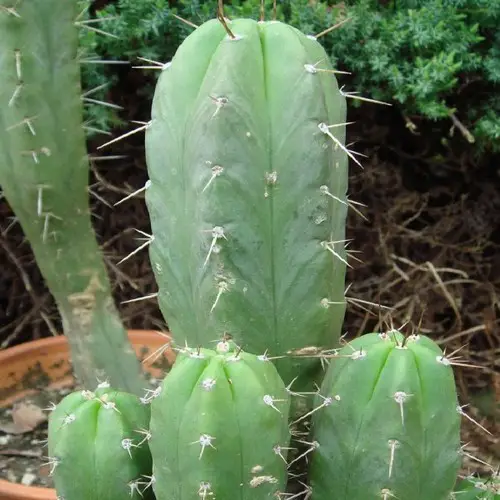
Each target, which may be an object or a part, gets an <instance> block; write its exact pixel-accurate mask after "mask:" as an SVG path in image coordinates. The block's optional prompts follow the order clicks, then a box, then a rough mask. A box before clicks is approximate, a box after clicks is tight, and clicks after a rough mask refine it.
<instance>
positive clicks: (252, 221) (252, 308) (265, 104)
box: [146, 19, 348, 387]
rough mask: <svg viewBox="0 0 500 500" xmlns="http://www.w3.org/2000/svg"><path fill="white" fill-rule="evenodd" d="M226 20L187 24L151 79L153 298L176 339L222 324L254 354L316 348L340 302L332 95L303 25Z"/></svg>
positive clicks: (329, 339)
mask: <svg viewBox="0 0 500 500" xmlns="http://www.w3.org/2000/svg"><path fill="white" fill-rule="evenodd" d="M228 27H229V29H230V30H231V32H232V34H233V36H234V38H232V37H231V35H228V34H227V33H226V31H225V29H224V27H223V26H222V24H221V22H219V20H212V21H208V22H207V23H205V24H203V25H202V26H201V27H199V28H198V29H196V30H195V31H194V32H193V33H192V34H191V35H190V36H188V37H187V39H186V40H185V41H184V42H183V43H182V45H181V46H180V48H179V49H178V51H177V53H176V55H175V57H174V58H173V60H172V62H171V64H169V65H166V66H165V69H164V70H163V72H162V75H161V77H160V79H159V82H158V85H157V88H156V92H155V97H154V103H153V107H152V120H151V123H150V125H149V127H148V129H147V135H146V152H147V163H148V171H149V176H150V181H151V184H150V185H149V187H148V189H147V191H146V201H147V205H148V209H149V213H150V218H151V225H152V231H153V236H154V241H153V242H152V243H151V245H150V256H151V261H152V264H153V269H154V272H155V276H156V280H157V283H158V286H159V303H160V307H161V310H162V312H163V315H164V317H165V319H166V321H167V323H168V324H169V327H170V329H171V331H172V333H173V336H174V338H175V340H177V342H178V343H179V345H183V344H184V342H185V341H187V342H188V344H189V345H195V346H198V345H200V346H203V347H210V346H211V345H212V344H211V342H212V341H213V340H214V339H217V338H220V337H221V336H222V335H223V333H226V334H229V335H231V336H232V337H233V338H234V339H235V341H236V342H237V343H238V344H239V345H241V346H242V347H243V348H244V349H245V350H246V351H248V352H252V353H254V354H262V353H264V352H265V351H267V352H269V354H270V356H281V355H284V354H286V353H288V352H290V351H296V350H301V349H304V348H310V349H311V350H314V349H313V348H316V349H328V348H331V347H332V346H334V345H335V344H336V342H337V341H338V338H339V334H340V332H341V327H342V322H343V318H344V310H345V305H344V275H345V269H346V264H345V260H346V254H345V249H344V246H345V243H344V241H343V240H344V238H345V235H344V232H345V219H346V212H347V204H348V201H347V199H346V190H347V153H346V152H345V151H344V148H345V146H344V145H343V144H344V134H345V121H346V105H345V98H344V96H343V95H342V93H341V92H340V91H339V88H338V86H337V83H336V79H335V75H334V74H333V73H332V72H331V67H330V63H329V58H328V56H327V54H326V53H325V51H324V50H323V48H322V47H321V45H320V44H319V43H318V42H317V41H316V40H315V39H314V38H312V37H307V36H305V35H304V34H303V33H301V32H299V31H298V30H296V29H295V28H293V27H291V26H288V25H286V24H283V23H281V22H276V21H270V22H256V21H253V20H249V19H236V20H233V21H228ZM328 127H330V128H328ZM276 364H277V367H278V370H279V372H280V374H281V376H282V377H283V379H284V381H285V382H286V383H289V382H290V381H291V380H292V379H293V378H295V377H296V376H297V375H299V376H300V377H299V380H298V381H297V383H298V386H301V383H302V382H303V381H310V380H311V379H314V377H317V376H318V374H319V372H320V367H319V362H318V360H317V359H307V360H305V359H302V360H298V359H297V358H290V357H287V358H283V359H278V360H276ZM298 386H297V387H298Z"/></svg>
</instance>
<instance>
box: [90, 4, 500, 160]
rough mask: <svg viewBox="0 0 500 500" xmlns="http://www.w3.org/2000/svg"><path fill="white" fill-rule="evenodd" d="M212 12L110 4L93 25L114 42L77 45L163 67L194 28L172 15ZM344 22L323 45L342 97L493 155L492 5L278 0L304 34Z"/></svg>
mask: <svg viewBox="0 0 500 500" xmlns="http://www.w3.org/2000/svg"><path fill="white" fill-rule="evenodd" d="M216 4H217V2H216V1H214V0H209V1H205V2H203V1H199V0H179V1H175V2H167V1H166V0H142V1H140V2H137V1H136V0H117V1H114V2H111V3H108V4H107V5H106V6H105V7H104V8H101V9H98V8H94V9H93V10H91V12H90V14H91V15H92V16H96V17H101V18H107V17H111V18H112V19H110V20H108V21H103V22H101V23H99V27H100V28H102V29H103V30H105V31H107V32H108V33H110V34H112V35H113V37H97V36H96V34H95V33H92V32H89V31H87V32H84V33H83V34H82V47H83V48H84V49H85V50H86V51H87V52H89V53H97V54H99V56H100V57H102V58H103V59H106V60H129V61H130V62H131V63H133V64H134V65H138V64H143V63H140V62H138V59H137V58H138V57H144V58H148V59H153V60H157V61H162V62H166V61H168V60H169V59H171V58H172V56H173V55H174V53H175V51H176V49H177V47H178V46H179V44H180V43H181V42H182V40H183V39H184V38H185V37H186V36H187V35H188V34H189V33H190V32H191V31H192V29H193V28H192V27H190V26H188V25H186V24H184V23H183V22H181V21H179V20H178V19H176V18H175V17H174V15H173V14H177V15H179V16H181V17H183V18H185V19H187V20H189V21H191V22H193V23H195V24H201V23H202V22H204V21H206V20H207V19H209V18H212V17H214V15H215V12H216ZM225 4H226V14H227V15H228V16H229V17H236V16H251V17H253V18H256V19H257V18H258V16H259V8H260V2H259V0H245V1H233V2H225ZM266 8H267V16H268V17H269V16H270V15H271V10H272V5H270V4H269V2H268V3H267V5H266ZM118 15H119V17H118ZM346 18H349V19H350V21H349V22H347V23H345V25H344V26H343V27H342V28H341V29H337V30H334V31H332V32H331V33H329V34H327V35H325V36H324V37H322V39H321V41H322V44H323V45H324V46H325V48H326V50H327V52H328V53H329V54H330V56H331V59H332V61H333V63H334V65H335V66H336V67H337V68H338V69H341V70H344V71H350V72H351V73H352V75H351V76H350V77H341V83H342V84H345V85H346V90H356V91H359V92H360V93H362V94H365V95H369V96H370V97H373V98H375V99H381V100H385V101H389V102H392V103H396V104H397V105H398V106H399V109H400V111H401V113H402V114H403V115H404V117H405V120H406V123H407V126H408V127H409V128H410V130H414V131H415V130H417V129H418V128H419V127H425V121H426V120H433V121H437V120H442V121H444V124H445V126H446V127H447V128H450V127H452V125H455V126H457V124H458V131H459V132H461V134H462V136H463V138H464V140H468V141H469V142H472V141H474V142H475V148H476V151H477V152H478V153H482V152H484V151H485V150H493V151H499V150H500V141H499V139H500V99H499V98H498V95H499V94H498V91H499V89H500V30H498V25H499V23H500V0H393V1H387V0H350V1H345V2H337V3H332V2H324V1H321V0H284V1H281V2H278V19H280V20H284V21H286V22H288V23H290V24H292V25H294V26H296V27H297V28H299V29H300V30H302V31H303V32H305V33H308V34H318V33H320V32H321V31H323V30H324V29H325V28H326V27H328V26H332V25H334V24H336V23H338V22H339V21H341V20H343V19H346ZM103 38H104V39H103ZM89 66H91V67H89ZM120 68H123V67H122V66H117V65H111V66H108V67H106V66H104V65H87V66H86V67H85V69H84V75H83V78H84V85H85V87H86V88H95V87H98V86H99V85H101V84H103V83H104V82H106V81H109V83H111V84H113V83H114V82H115V81H116V79H117V75H118V73H119V69H120ZM144 71H146V70H144ZM151 73H155V72H151V71H150V72H149V75H150V76H149V77H146V80H145V81H144V85H143V86H142V88H141V89H138V90H139V95H140V96H142V97H146V98H148V99H149V98H151V95H152V91H153V83H154V76H153V75H152V74H151ZM156 74H157V72H156ZM109 111H110V110H103V109H102V108H100V109H98V108H96V107H95V106H92V107H91V108H90V109H89V118H91V119H92V120H94V123H96V124H97V125H98V126H99V127H100V128H106V129H107V128H108V127H109V126H110V123H109V120H110V118H111V114H112V113H111V114H110V112H109ZM114 123H116V122H114ZM467 131H469V132H470V134H469V133H468V132H467Z"/></svg>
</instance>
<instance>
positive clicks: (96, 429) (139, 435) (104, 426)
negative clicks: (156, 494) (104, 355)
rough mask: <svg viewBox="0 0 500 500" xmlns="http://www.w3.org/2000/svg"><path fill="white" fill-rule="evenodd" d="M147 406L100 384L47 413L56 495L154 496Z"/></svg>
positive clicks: (69, 499) (69, 498) (87, 499)
mask: <svg viewBox="0 0 500 500" xmlns="http://www.w3.org/2000/svg"><path fill="white" fill-rule="evenodd" d="M149 418H150V408H149V405H146V404H143V403H142V402H141V401H140V400H139V398H138V397H137V396H135V395H133V394H128V393H124V392H117V391H115V390H114V389H111V388H109V387H107V386H106V384H103V385H102V384H101V385H100V387H98V388H97V390H96V391H95V392H91V391H79V392H74V393H71V394H69V395H68V396H66V397H65V398H64V399H63V400H62V401H61V402H60V403H59V404H58V405H57V406H56V407H55V409H54V410H53V411H52V413H51V414H50V418H49V460H48V464H49V465H50V468H51V474H52V475H53V477H54V483H55V488H56V491H57V495H58V498H62V499H65V500H104V499H105V500H127V499H130V498H134V499H139V498H144V499H145V500H147V499H151V498H153V493H152V488H151V487H150V486H151V477H152V459H151V453H150V451H149V445H148V439H149V431H148V427H149Z"/></svg>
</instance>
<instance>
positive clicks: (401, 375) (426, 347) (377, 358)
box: [309, 330, 461, 500]
mask: <svg viewBox="0 0 500 500" xmlns="http://www.w3.org/2000/svg"><path fill="white" fill-rule="evenodd" d="M453 359H454V358H449V357H446V355H444V354H443V352H442V351H441V349H440V348H439V347H438V345H437V344H436V343H435V342H434V341H432V340H431V339H429V338H428V337H425V336H422V335H410V336H408V337H406V338H405V337H404V336H403V335H402V334H401V333H400V332H398V331H394V330H393V331H389V332H388V333H379V334H377V333H370V334H367V335H364V336H362V337H359V338H357V339H355V340H354V341H352V342H350V343H349V344H347V345H346V346H344V347H343V348H342V349H340V350H339V351H338V353H337V355H336V356H335V357H334V358H333V359H332V360H331V363H330V365H329V367H328V370H327V373H326V376H325V379H324V381H323V384H322V386H321V389H320V391H319V393H318V395H317V398H316V405H315V407H316V409H315V410H313V414H312V435H313V440H314V442H315V443H317V446H316V449H315V450H314V451H313V453H311V463H310V471H309V473H310V477H309V479H310V487H311V489H312V496H311V499H312V500H330V499H335V500H372V499H373V500H375V499H383V500H392V499H404V500H423V499H425V500H446V499H447V498H448V497H449V495H450V493H451V492H452V491H453V486H454V484H455V480H456V477H457V474H458V471H459V468H460V464H461V453H460V420H461V411H460V407H459V406H458V402H457V394H456V387H455V380H454V375H453V368H452V364H453Z"/></svg>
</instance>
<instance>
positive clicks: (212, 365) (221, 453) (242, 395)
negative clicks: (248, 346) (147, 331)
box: [150, 342, 290, 500]
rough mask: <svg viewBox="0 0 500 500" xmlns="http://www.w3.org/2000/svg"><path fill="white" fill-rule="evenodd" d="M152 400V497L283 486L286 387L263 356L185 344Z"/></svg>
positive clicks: (174, 498)
mask: <svg viewBox="0 0 500 500" xmlns="http://www.w3.org/2000/svg"><path fill="white" fill-rule="evenodd" d="M154 396H155V397H154V398H153V399H152V403H151V425H150V432H151V438H150V448H151V453H152V456H153V476H154V484H153V488H154V492H155V495H156V498H157V500H195V499H196V500H199V499H200V498H202V499H210V498H220V499H224V498H227V499H229V498H240V499H241V500H251V499H255V500H258V499H262V498H271V497H272V495H273V494H275V493H276V492H277V491H279V492H283V491H284V488H285V481H286V457H287V449H288V444H289V439H290V436H289V430H288V412H289V405H290V401H289V394H288V392H287V391H286V389H285V386H284V384H283V382H282V380H281V379H280V377H279V375H278V373H277V371H276V368H275V367H274V365H273V363H272V362H271V361H269V359H268V358H267V357H266V356H254V355H252V354H249V353H245V352H241V351H234V350H232V349H230V348H228V343H226V342H221V343H219V345H218V347H217V350H216V351H212V350H208V349H184V350H183V352H182V353H181V354H179V357H178V358H177V360H176V362H175V364H174V367H173V368H172V370H171V371H170V373H169V374H168V376H167V377H166V378H165V380H164V382H163V385H162V386H161V391H158V392H157V393H156V394H155V395H154Z"/></svg>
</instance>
